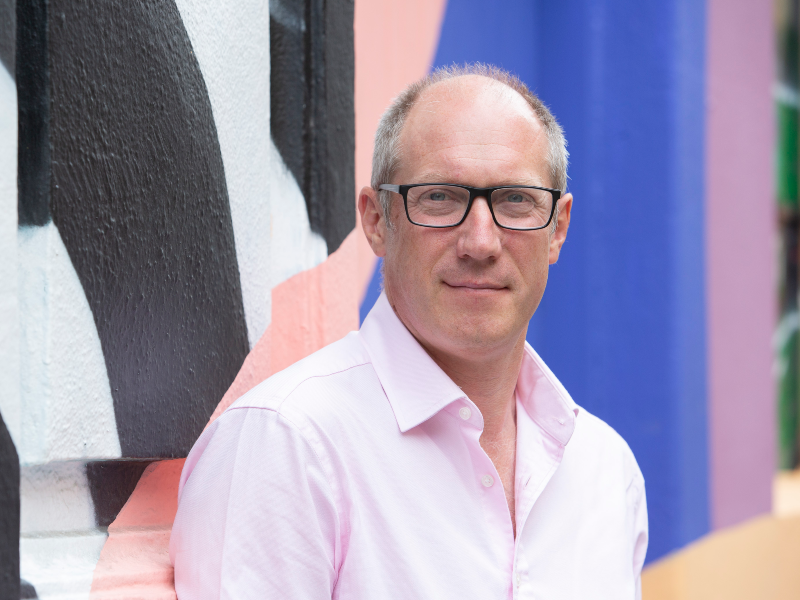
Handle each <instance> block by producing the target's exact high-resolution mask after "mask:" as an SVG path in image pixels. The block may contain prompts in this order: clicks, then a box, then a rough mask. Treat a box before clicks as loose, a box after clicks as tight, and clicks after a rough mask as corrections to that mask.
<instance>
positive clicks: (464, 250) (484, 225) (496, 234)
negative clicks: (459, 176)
mask: <svg viewBox="0 0 800 600" xmlns="http://www.w3.org/2000/svg"><path fill="white" fill-rule="evenodd" d="M457 230H458V232H459V237H458V244H457V246H456V248H457V251H458V257H459V258H468V257H469V258H472V259H475V260H486V259H488V258H495V257H497V256H499V254H500V248H501V243H500V235H501V233H500V228H499V227H498V226H497V225H496V224H495V222H494V219H492V213H491V211H490V210H489V202H488V201H487V199H486V198H484V197H478V198H475V200H474V201H473V202H472V207H471V208H470V211H469V214H468V215H467V218H466V219H465V220H464V222H463V223H462V224H461V225H460V226H459V227H458V228H457Z"/></svg>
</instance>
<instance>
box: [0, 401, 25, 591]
mask: <svg viewBox="0 0 800 600" xmlns="http://www.w3.org/2000/svg"><path fill="white" fill-rule="evenodd" d="M19 585H20V582H19V457H18V456H17V450H16V448H15V447H14V442H13V440H12V439H11V436H10V435H9V433H8V429H6V424H5V422H4V421H3V417H2V415H0V598H19V597H20V596H19Z"/></svg>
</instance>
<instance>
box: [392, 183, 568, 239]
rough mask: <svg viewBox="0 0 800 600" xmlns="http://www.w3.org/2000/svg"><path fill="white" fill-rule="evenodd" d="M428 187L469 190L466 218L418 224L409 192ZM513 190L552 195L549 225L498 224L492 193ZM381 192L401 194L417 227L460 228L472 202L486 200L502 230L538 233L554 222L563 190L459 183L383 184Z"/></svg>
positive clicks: (411, 220)
mask: <svg viewBox="0 0 800 600" xmlns="http://www.w3.org/2000/svg"><path fill="white" fill-rule="evenodd" d="M428 185H446V186H448V187H457V188H462V189H464V190H467V191H468V192H469V201H468V202H467V210H465V211H464V216H463V217H461V220H460V221H459V222H458V223H453V224H452V225H425V224H424V223H417V222H416V221H414V220H413V219H412V218H411V215H410V214H409V212H408V190H410V189H411V188H415V187H424V186H428ZM511 188H516V189H520V188H521V189H530V190H542V191H545V192H550V195H551V196H552V197H553V205H552V206H551V207H550V216H549V217H548V218H547V223H545V224H544V225H540V226H539V227H508V226H507V225H501V224H500V223H498V222H497V217H496V216H495V214H494V208H492V192H494V191H495V190H507V189H511ZM378 189H379V190H386V191H387V192H395V193H396V194H400V195H401V196H402V197H403V206H404V207H405V211H406V217H407V218H408V221H409V223H411V224H412V225H417V226H419V227H430V228H432V229H447V228H448V227H458V226H459V225H461V224H462V223H463V222H464V221H465V220H466V218H467V216H468V215H469V211H470V210H471V209H472V202H473V201H474V200H475V198H486V204H488V205H489V212H490V213H492V220H493V221H494V224H495V225H497V226H498V227H501V228H502V229H510V230H511V231H538V230H539V229H544V228H545V227H547V226H548V225H550V223H551V222H552V221H553V215H554V214H555V212H556V205H557V204H558V201H559V200H560V199H561V190H554V189H553V188H546V187H539V186H536V185H498V186H496V187H489V188H476V187H470V186H468V185H460V184H458V183H412V184H409V185H396V184H392V183H383V184H381V185H379V186H378Z"/></svg>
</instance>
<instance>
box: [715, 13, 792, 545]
mask: <svg viewBox="0 0 800 600" xmlns="http://www.w3.org/2000/svg"><path fill="white" fill-rule="evenodd" d="M772 17H773V13H772V3H771V2H765V1H764V0H709V2H708V14H707V24H708V25H707V27H708V37H707V39H708V42H707V43H708V54H707V67H706V71H707V86H708V87H707V98H708V101H707V102H708V108H707V119H706V127H707V147H706V153H707V154H706V162H707V167H706V173H707V175H706V178H707V179H706V185H707V190H706V197H707V204H706V211H707V214H706V219H705V221H706V244H707V246H706V252H707V265H706V267H707V286H708V287H707V290H708V291H707V302H708V305H707V309H708V344H709V348H708V368H709V374H708V381H709V388H710V389H709V426H710V432H709V433H710V435H709V437H710V474H711V482H710V492H711V494H710V496H711V519H712V528H713V529H719V528H721V527H727V526H729V525H733V524H735V523H738V522H740V521H742V520H744V519H747V518H749V517H752V516H754V515H757V514H760V513H765V512H768V511H769V510H770V506H771V492H770V490H771V486H772V477H773V474H774V471H775V408H774V404H775V393H774V382H773V377H772V360H773V358H772V357H773V353H772V334H773V331H774V329H775V324H776V318H777V316H776V315H777V312H776V310H777V299H776V275H775V261H776V258H775V248H776V215H775V208H774V207H775V200H774V197H773V179H774V176H773V158H772V157H773V148H774V129H775V125H774V118H773V108H772V106H773V101H772V93H771V92H772V85H773V81H774V78H775V75H774V68H775V67H774V60H775V59H774V55H775V47H774V42H773V39H774V31H773V30H774V24H773V18H772Z"/></svg>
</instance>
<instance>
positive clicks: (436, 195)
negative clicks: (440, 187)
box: [428, 192, 447, 202]
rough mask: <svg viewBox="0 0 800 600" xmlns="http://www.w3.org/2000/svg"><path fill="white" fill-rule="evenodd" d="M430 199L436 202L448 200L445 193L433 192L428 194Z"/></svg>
mask: <svg viewBox="0 0 800 600" xmlns="http://www.w3.org/2000/svg"><path fill="white" fill-rule="evenodd" d="M428 199H430V200H433V201H434V202H441V201H442V200H447V194H445V193H444V192H431V193H430V194H428Z"/></svg>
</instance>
